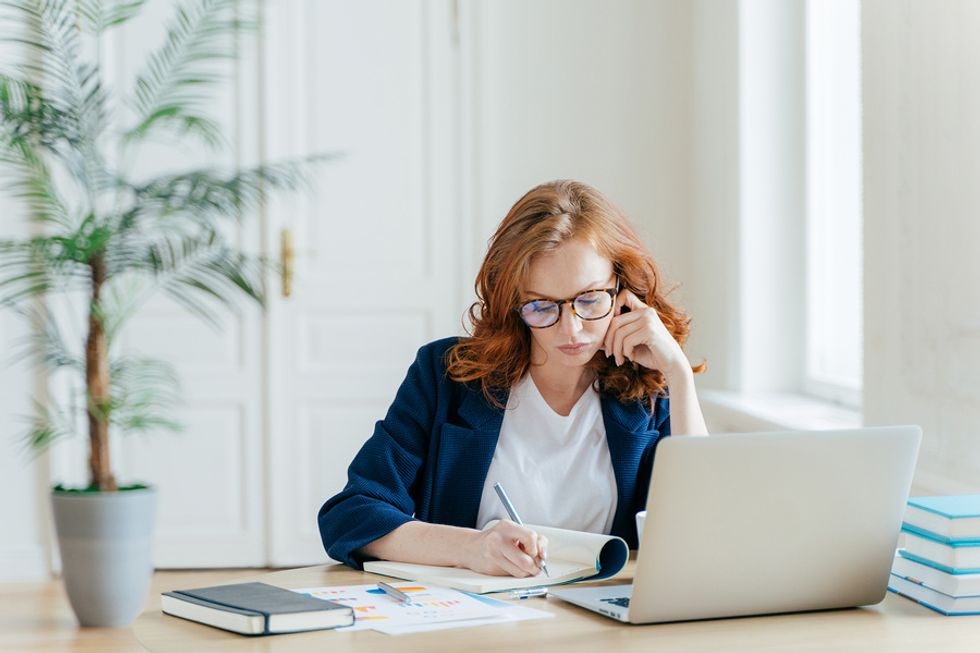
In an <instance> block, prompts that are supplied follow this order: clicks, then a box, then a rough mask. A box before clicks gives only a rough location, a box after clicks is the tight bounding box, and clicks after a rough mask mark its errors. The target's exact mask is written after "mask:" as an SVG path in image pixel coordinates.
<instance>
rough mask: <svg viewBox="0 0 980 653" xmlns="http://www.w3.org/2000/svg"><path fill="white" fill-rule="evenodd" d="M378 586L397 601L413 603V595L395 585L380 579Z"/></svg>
mask: <svg viewBox="0 0 980 653" xmlns="http://www.w3.org/2000/svg"><path fill="white" fill-rule="evenodd" d="M378 588H379V589H381V590H382V591H383V592H384V593H385V594H387V595H388V596H390V597H391V598H393V599H395V600H396V601H400V602H402V603H411V601H412V597H411V596H409V595H408V594H406V593H405V592H403V591H401V590H400V589H398V588H397V587H395V586H394V585H389V584H388V583H385V582H382V581H380V580H379V581H378Z"/></svg>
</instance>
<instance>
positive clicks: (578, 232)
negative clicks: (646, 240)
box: [446, 179, 705, 416]
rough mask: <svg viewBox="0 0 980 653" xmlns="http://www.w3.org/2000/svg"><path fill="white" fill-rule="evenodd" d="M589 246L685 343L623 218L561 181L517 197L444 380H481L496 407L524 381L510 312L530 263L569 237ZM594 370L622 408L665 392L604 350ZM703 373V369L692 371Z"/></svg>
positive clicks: (519, 325)
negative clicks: (500, 396)
mask: <svg viewBox="0 0 980 653" xmlns="http://www.w3.org/2000/svg"><path fill="white" fill-rule="evenodd" d="M576 238H578V239H583V240H585V241H587V242H589V243H591V244H592V246H593V247H594V248H595V250H596V251H597V252H598V253H599V254H600V255H601V256H603V257H605V258H607V259H609V260H610V261H612V264H613V269H614V271H615V273H616V274H617V275H619V279H620V289H622V288H629V289H630V290H631V291H633V293H634V294H635V295H636V296H637V297H638V298H639V299H640V300H642V301H643V303H645V304H646V305H647V306H651V307H653V308H655V309H656V311H657V313H658V314H659V315H660V319H661V320H662V321H663V323H664V326H666V327H667V330H668V331H669V332H670V333H671V335H673V336H674V339H675V340H676V341H677V342H678V344H680V345H681V346H683V345H684V342H685V341H686V340H687V334H688V330H689V324H690V318H688V317H687V316H686V314H685V313H684V312H683V311H681V310H680V309H678V308H676V307H674V306H672V305H671V304H670V303H668V302H667V299H666V297H667V295H668V294H670V292H671V291H672V290H673V288H671V289H670V290H668V291H667V292H664V290H663V288H662V287H661V278H660V272H659V271H658V270H657V266H656V264H655V263H654V261H653V258H652V257H651V256H650V254H649V252H648V251H647V249H646V248H645V247H644V246H643V243H642V242H641V241H640V238H639V237H638V236H637V234H636V231H635V230H634V229H633V227H632V225H631V224H630V222H629V219H628V218H627V217H626V215H625V214H624V213H623V212H622V211H621V210H620V209H619V208H618V207H617V206H616V205H615V204H613V203H612V202H610V201H609V200H608V199H607V198H606V197H605V196H604V195H603V194H602V193H600V192H599V191H598V190H596V189H595V188H593V187H591V186H589V185H588V184H584V183H581V182H577V181H571V180H567V179H559V180H555V181H551V182H548V183H545V184H541V185H540V186H537V187H535V188H532V189H531V190H530V191H528V192H527V193H526V194H525V195H524V197H522V198H521V199H519V200H518V201H517V203H516V204H514V206H513V207H511V209H510V212H508V213H507V217H505V218H504V220H503V222H501V223H500V226H499V227H497V231H496V233H494V235H493V237H492V238H491V239H490V247H489V250H488V251H487V255H486V258H484V260H483V264H482V265H481V266H480V271H479V273H478V274H477V276H476V283H475V288H476V296H477V299H478V301H476V302H474V303H473V304H472V305H471V306H470V308H469V311H468V313H469V316H470V321H471V322H472V324H473V331H472V334H471V336H470V337H468V338H460V340H459V342H457V343H456V344H455V345H453V346H452V347H450V349H449V350H448V352H447V358H446V361H447V370H446V371H447V374H448V375H449V377H450V378H451V379H453V380H454V381H460V382H464V383H468V382H471V381H479V383H480V386H481V389H482V391H483V394H484V396H486V398H487V399H488V400H489V401H490V402H491V403H492V404H493V405H495V406H497V407H501V408H502V407H503V403H502V402H501V401H500V400H499V399H498V398H497V397H496V396H495V395H496V394H497V393H498V392H499V391H500V390H503V389H509V388H510V387H511V386H512V385H513V384H514V383H515V382H516V381H518V380H519V379H520V378H522V377H523V376H524V374H525V373H526V372H527V370H528V368H529V367H530V364H531V334H530V328H529V327H527V326H526V325H525V324H524V321H523V320H522V319H521V317H520V315H519V314H518V313H517V311H515V310H514V307H515V306H517V305H518V303H519V302H520V295H521V289H522V286H523V285H524V284H525V283H526V281H527V279H528V274H529V270H530V266H531V262H532V261H533V260H534V258H535V257H536V256H537V255H539V254H542V253H545V252H549V251H552V250H554V249H556V248H557V247H559V246H560V245H561V244H562V243H565V242H566V241H569V240H572V239H576ZM586 366H587V368H588V369H590V370H592V371H593V372H595V375H596V381H597V383H598V390H599V392H605V393H609V394H612V395H613V396H615V397H616V398H617V399H618V400H619V401H621V402H624V403H626V402H630V401H639V400H642V399H644V398H646V397H649V398H650V414H651V416H652V415H653V409H654V405H653V402H654V401H655V400H656V397H658V396H661V395H662V394H663V390H664V388H665V385H666V383H665V379H664V376H663V374H662V373H661V372H660V371H659V370H650V369H647V368H645V367H643V366H642V365H636V366H635V367H636V369H633V368H634V366H632V365H623V366H619V367H617V366H616V365H615V364H614V362H613V359H611V358H607V357H606V356H605V355H603V354H602V352H597V353H596V355H595V356H594V357H593V358H592V360H590V361H589V362H588V363H587V364H586ZM692 369H693V370H694V371H695V372H701V371H703V370H704V369H705V364H704V363H701V364H700V365H698V366H697V367H694V368H692Z"/></svg>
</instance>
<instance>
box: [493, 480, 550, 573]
mask: <svg viewBox="0 0 980 653" xmlns="http://www.w3.org/2000/svg"><path fill="white" fill-rule="evenodd" d="M493 489H494V490H496V491H497V496H498V497H500V502H501V503H502V504H504V509H505V510H506V511H507V514H508V515H510V518H511V520H512V521H513V522H514V523H515V524H519V525H521V526H523V525H524V521H523V520H522V519H521V517H520V515H518V514H517V509H516V508H514V504H512V503H511V502H510V499H509V498H507V493H506V492H504V486H503V485H501V484H500V483H494V484H493ZM541 568H542V569H543V570H544V575H545V576H547V577H548V578H551V574H549V573H548V563H547V562H545V561H544V557H542V558H541Z"/></svg>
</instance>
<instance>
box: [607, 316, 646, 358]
mask: <svg viewBox="0 0 980 653" xmlns="http://www.w3.org/2000/svg"><path fill="white" fill-rule="evenodd" d="M641 317H643V314H642V313H640V312H634V313H623V314H622V315H617V316H616V317H614V318H613V319H612V321H611V322H610V323H609V328H608V329H607V330H606V336H605V338H604V339H603V345H602V349H603V351H605V352H606V356H607V357H608V356H609V355H610V354H612V353H614V351H613V345H614V344H615V337H616V332H617V331H618V330H619V329H621V328H623V325H624V324H629V323H630V322H635V321H636V320H638V319H640V318H641Z"/></svg>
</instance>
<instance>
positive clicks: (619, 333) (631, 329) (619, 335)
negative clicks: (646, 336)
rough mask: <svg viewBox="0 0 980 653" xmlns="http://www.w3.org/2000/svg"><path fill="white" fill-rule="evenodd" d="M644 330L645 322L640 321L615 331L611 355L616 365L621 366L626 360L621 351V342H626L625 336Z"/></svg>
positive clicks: (634, 321)
mask: <svg viewBox="0 0 980 653" xmlns="http://www.w3.org/2000/svg"><path fill="white" fill-rule="evenodd" d="M645 329H646V322H644V321H642V320H633V321H632V322H630V323H629V324H626V325H622V326H620V327H619V328H618V329H616V335H615V337H614V338H613V348H612V350H613V354H615V356H616V365H622V364H623V362H624V361H625V360H626V355H625V353H624V351H623V342H624V341H625V340H626V338H627V336H630V335H632V334H634V333H637V332H639V331H644V330H645Z"/></svg>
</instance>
